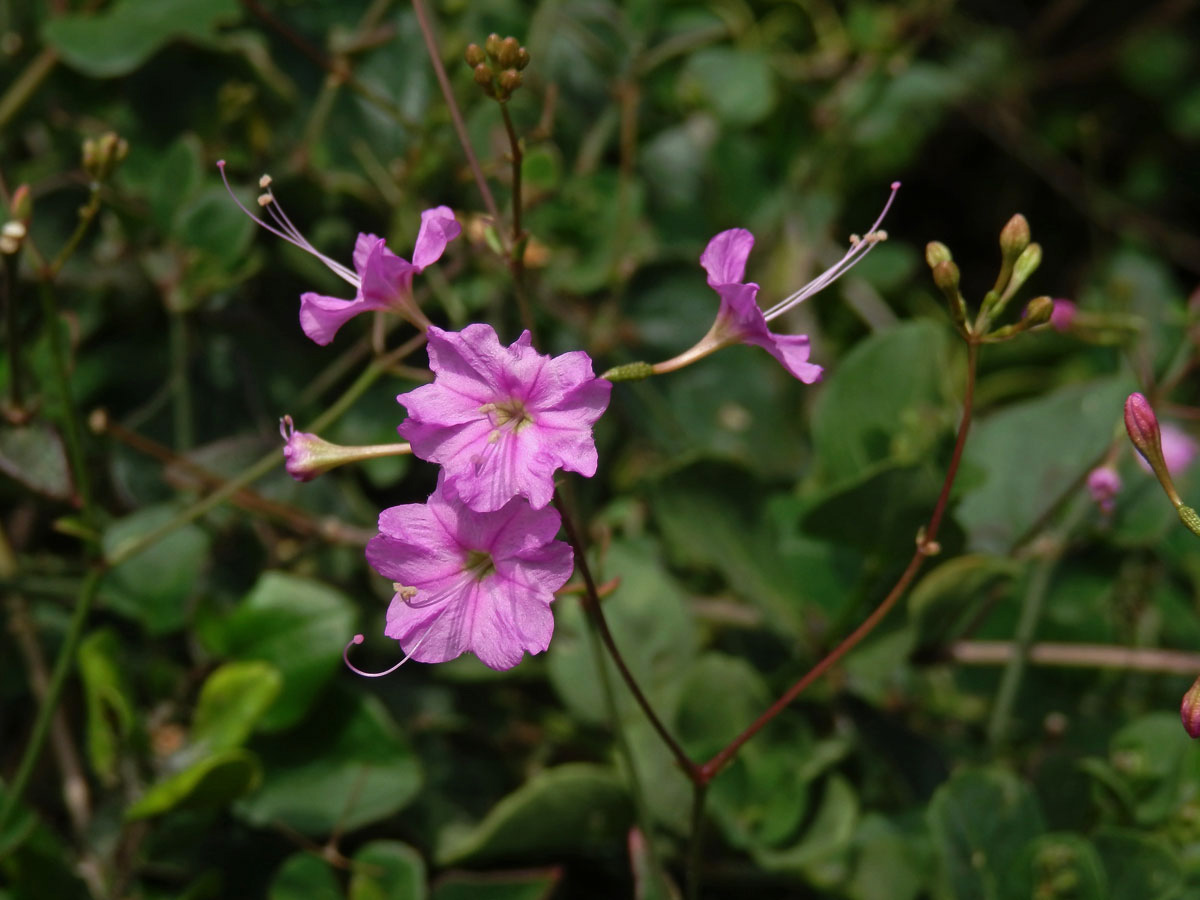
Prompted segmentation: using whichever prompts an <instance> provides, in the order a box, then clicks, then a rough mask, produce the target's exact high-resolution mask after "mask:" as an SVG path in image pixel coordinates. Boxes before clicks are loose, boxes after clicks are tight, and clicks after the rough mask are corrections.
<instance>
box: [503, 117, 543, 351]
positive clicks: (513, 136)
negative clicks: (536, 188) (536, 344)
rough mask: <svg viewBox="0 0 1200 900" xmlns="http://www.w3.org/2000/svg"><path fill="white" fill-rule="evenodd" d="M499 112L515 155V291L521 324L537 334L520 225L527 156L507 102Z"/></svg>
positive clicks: (511, 251)
mask: <svg viewBox="0 0 1200 900" xmlns="http://www.w3.org/2000/svg"><path fill="white" fill-rule="evenodd" d="M500 115H501V116H502V117H503V118H504V130H505V131H506V132H508V144H509V148H510V150H509V154H510V156H511V157H512V246H511V247H510V249H509V253H508V268H509V270H510V271H511V272H512V277H513V292H514V293H515V294H516V295H517V311H518V313H519V314H520V316H521V324H522V325H524V326H525V328H527V329H528V330H529V333H530V334H531V335H533V336H534V339H535V340H536V338H537V330H536V329H535V328H534V323H533V310H532V309H531V308H530V306H529V297H528V296H527V295H526V293H525V234H524V230H523V228H522V227H521V216H522V208H523V206H524V202H525V201H524V198H523V197H522V193H521V161H522V160H523V159H524V156H523V154H522V151H521V139H520V138H519V137H518V136H517V129H516V128H515V127H514V126H513V121H512V116H510V115H509V114H508V104H507V103H501V104H500Z"/></svg>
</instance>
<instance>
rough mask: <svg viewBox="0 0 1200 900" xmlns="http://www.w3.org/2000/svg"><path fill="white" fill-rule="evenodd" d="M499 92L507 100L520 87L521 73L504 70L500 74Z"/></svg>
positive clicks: (513, 70) (514, 70)
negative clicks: (501, 92)
mask: <svg viewBox="0 0 1200 900" xmlns="http://www.w3.org/2000/svg"><path fill="white" fill-rule="evenodd" d="M499 82H500V90H501V91H503V92H504V96H505V99H507V98H508V95H510V94H511V93H512V92H513V91H515V90H516V89H517V88H519V87H520V86H521V73H520V72H518V71H517V70H516V69H505V70H504V71H503V72H501V73H500V78H499Z"/></svg>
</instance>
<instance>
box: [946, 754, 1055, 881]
mask: <svg viewBox="0 0 1200 900" xmlns="http://www.w3.org/2000/svg"><path fill="white" fill-rule="evenodd" d="M926 817H927V819H928V821H929V829H930V831H931V832H932V833H933V838H934V842H935V846H936V849H937V855H938V860H939V864H940V867H941V870H942V879H943V882H944V883H945V885H946V888H947V890H948V892H949V896H952V897H955V898H959V900H975V898H979V900H999V898H1008V897H1013V896H1015V895H1014V894H1013V893H1012V885H1013V883H1014V879H1015V878H1016V877H1017V862H1018V860H1019V859H1020V856H1021V852H1022V850H1023V848H1024V847H1025V845H1026V844H1028V843H1029V842H1030V841H1031V840H1033V839H1034V838H1035V837H1037V836H1038V835H1039V834H1040V833H1041V832H1042V831H1043V829H1044V826H1043V824H1042V813H1041V810H1040V809H1039V808H1038V803H1037V798H1036V797H1035V796H1034V794H1033V792H1032V791H1031V790H1030V788H1029V786H1028V785H1027V784H1025V783H1024V782H1022V781H1020V780H1019V779H1018V778H1017V777H1016V776H1014V775H1013V774H1012V773H1010V772H1007V771H1005V770H1003V769H996V768H993V769H964V770H962V771H959V772H957V773H955V774H954V775H953V776H951V778H950V780H949V781H947V782H946V783H945V784H943V785H942V786H941V787H939V788H938V789H937V791H936V792H935V793H934V795H933V798H932V799H931V800H930V802H929V808H928V811H927V812H926Z"/></svg>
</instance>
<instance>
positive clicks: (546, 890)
mask: <svg viewBox="0 0 1200 900" xmlns="http://www.w3.org/2000/svg"><path fill="white" fill-rule="evenodd" d="M560 879H561V874H560V872H559V870H558V869H550V870H547V871H544V872H496V873H487V872H480V873H475V874H471V873H466V872H451V873H450V874H448V875H446V876H445V877H444V878H442V879H440V880H439V881H438V885H437V887H436V888H435V889H434V891H433V898H432V900H550V897H551V895H552V894H553V892H554V887H555V885H557V884H558V882H559V881H560Z"/></svg>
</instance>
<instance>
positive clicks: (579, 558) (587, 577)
mask: <svg viewBox="0 0 1200 900" xmlns="http://www.w3.org/2000/svg"><path fill="white" fill-rule="evenodd" d="M554 506H555V508H557V509H558V512H559V514H560V515H561V516H562V522H563V530H564V531H566V533H567V543H569V544H570V545H571V547H572V549H573V550H574V551H575V565H576V566H577V567H578V568H579V573H580V575H582V576H583V584H584V587H585V588H586V591H587V593H586V595H585V597H584V604H583V606H584V610H585V611H586V612H587V614H588V616H589V617H590V618H591V619H592V620H593V622H594V623H595V626H596V632H597V633H598V634H599V636H600V640H601V641H602V642H603V643H604V648H605V649H606V650H607V651H608V655H609V656H610V657H612V661H613V664H614V665H616V667H617V671H618V672H620V673H621V678H622V679H623V680H624V681H625V684H626V686H627V687H628V688H629V692H630V693H631V694H632V695H633V699H634V700H636V701H637V704H638V706H640V707H641V708H642V712H644V713H645V714H646V718H647V719H649V721H650V726H651V727H652V728H653V729H654V731H655V732H656V733H657V734H658V736H659V737H660V738H662V741H663V743H664V744H666V745H667V749H669V750H670V751H671V755H672V756H674V757H675V761H676V762H677V763H678V764H679V767H680V768H681V769H683V771H684V774H686V775H687V776H688V778H690V779H691V780H692V781H695V780H696V777H697V774H698V772H697V766H696V763H694V762H693V761H692V759H691V757H689V756H688V755H687V752H686V751H685V750H684V749H683V747H681V746H680V744H679V742H678V741H676V740H675V738H674V737H672V735H671V732H670V731H668V730H667V727H666V726H665V725H664V724H663V723H662V720H661V719H660V718H659V717H658V714H657V713H655V711H654V707H653V706H651V705H650V701H649V700H648V699H647V698H646V695H645V694H644V693H643V692H642V689H641V687H640V686H639V685H638V683H637V679H636V678H635V677H634V675H633V673H632V672H631V671H630V670H629V666H628V665H626V663H625V658H624V657H623V656H621V651H620V650H619V649H618V648H617V643H616V641H615V640H614V639H613V636H612V631H610V630H609V627H608V621H607V620H606V619H605V618H604V610H603V609H602V608H601V605H600V593H599V591H598V590H597V589H596V581H595V579H594V578H593V577H592V570H591V567H590V566H589V565H588V561H587V547H586V546H585V545H584V543H583V541H582V540H581V538H580V534H579V531H578V530H577V529H576V527H575V523H574V521H573V520H572V518H571V516H570V513H569V512H568V510H567V508H566V504H565V503H564V502H563V499H562V496H561V495H560V494H559V493H558V492H555V494H554Z"/></svg>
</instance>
